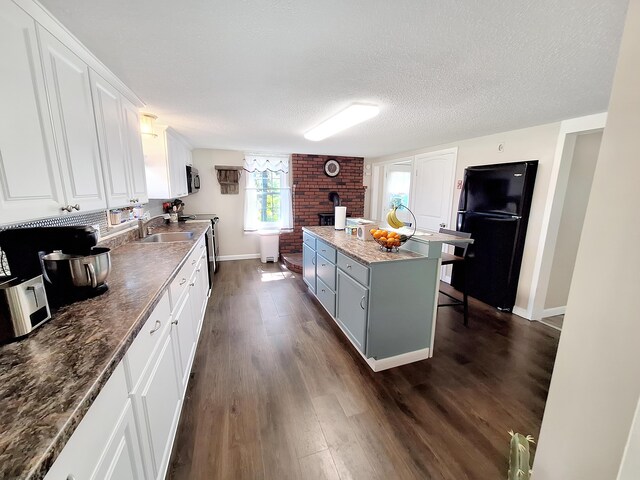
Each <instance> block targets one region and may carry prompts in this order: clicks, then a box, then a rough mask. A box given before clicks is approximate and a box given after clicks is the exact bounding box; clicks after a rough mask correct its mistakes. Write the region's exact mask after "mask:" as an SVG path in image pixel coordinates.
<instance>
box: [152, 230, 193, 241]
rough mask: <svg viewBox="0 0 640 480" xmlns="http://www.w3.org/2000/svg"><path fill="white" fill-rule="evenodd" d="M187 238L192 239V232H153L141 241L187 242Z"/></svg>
mask: <svg viewBox="0 0 640 480" xmlns="http://www.w3.org/2000/svg"><path fill="white" fill-rule="evenodd" d="M189 240H193V232H169V233H154V234H153V235H149V236H148V237H145V238H143V239H142V240H141V241H142V242H148V243H158V242H162V243H169V242H188V241H189Z"/></svg>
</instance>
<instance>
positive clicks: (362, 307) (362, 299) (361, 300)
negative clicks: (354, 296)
mask: <svg viewBox="0 0 640 480" xmlns="http://www.w3.org/2000/svg"><path fill="white" fill-rule="evenodd" d="M365 298H367V297H366V295H363V296H362V298H361V299H360V308H361V309H363V310H364V305H362V302H364V300H365Z"/></svg>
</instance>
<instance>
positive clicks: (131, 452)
mask: <svg viewBox="0 0 640 480" xmlns="http://www.w3.org/2000/svg"><path fill="white" fill-rule="evenodd" d="M137 439H138V431H137V427H136V424H135V422H134V421H133V416H132V415H131V401H130V400H129V398H128V394H127V383H126V380H125V373H124V368H123V366H122V364H120V365H118V367H116V369H115V370H114V372H113V373H112V374H111V377H110V378H109V380H108V381H107V383H106V385H105V386H104V388H103V389H102V391H101V392H100V394H99V395H98V397H97V398H96V399H95V401H94V402H93V404H92V405H91V408H90V409H89V411H88V412H87V413H86V415H85V416H84V418H83V419H82V421H81V422H80V424H79V425H78V427H77V428H76V430H75V432H74V433H73V435H72V436H71V438H70V439H69V441H68V442H67V444H66V446H65V447H64V449H63V450H62V452H60V455H59V456H58V458H57V459H56V461H55V463H54V464H53V466H52V467H51V469H49V471H48V472H47V475H46V477H45V480H60V479H63V480H64V479H67V478H75V479H77V480H80V479H90V480H103V479H105V478H113V479H116V478H119V479H122V478H128V479H129V478H130V479H138V478H143V477H142V468H141V467H142V462H141V455H140V445H139V443H138V440H137ZM120 472H130V473H132V475H131V476H115V475H118V474H119V473H120ZM109 475H110V476H109Z"/></svg>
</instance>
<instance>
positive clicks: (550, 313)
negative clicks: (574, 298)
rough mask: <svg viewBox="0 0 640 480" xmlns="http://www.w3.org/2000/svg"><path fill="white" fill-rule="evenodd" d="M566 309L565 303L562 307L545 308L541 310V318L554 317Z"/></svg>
mask: <svg viewBox="0 0 640 480" xmlns="http://www.w3.org/2000/svg"><path fill="white" fill-rule="evenodd" d="M566 310H567V306H566V305H565V306H564V307H554V308H545V309H544V310H543V311H542V318H547V317H555V316H556V315H564V312H565V311H566Z"/></svg>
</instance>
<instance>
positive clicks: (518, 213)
mask: <svg viewBox="0 0 640 480" xmlns="http://www.w3.org/2000/svg"><path fill="white" fill-rule="evenodd" d="M537 170H538V161H537V160H532V161H527V162H515V163H502V164H497V165H481V166H477V167H468V168H466V169H465V172H464V184H463V187H462V192H461V193H460V202H459V204H458V218H457V230H458V231H461V232H468V233H470V234H471V238H472V239H473V240H474V243H473V244H472V245H471V246H470V247H469V249H468V250H467V260H466V262H465V263H466V265H465V266H462V265H454V267H453V272H452V277H451V284H452V285H453V287H454V288H456V289H457V290H462V289H463V288H464V286H465V283H466V289H467V293H468V294H469V295H470V296H472V297H474V298H477V299H478V300H481V301H483V302H484V303H487V304H489V305H492V306H494V307H496V308H498V309H500V310H505V311H509V312H510V311H511V310H512V309H513V305H514V304H515V300H516V291H517V289H518V277H519V276H520V265H521V264H522V253H523V251H524V241H525V236H526V234H527V224H528V221H529V212H530V210H531V198H532V196H533V186H534V183H535V179H536V171H537ZM465 276H466V279H465Z"/></svg>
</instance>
